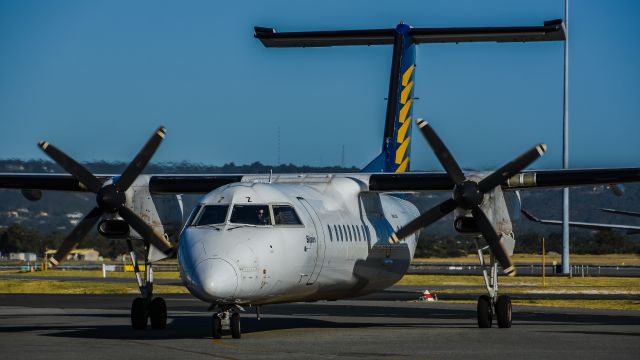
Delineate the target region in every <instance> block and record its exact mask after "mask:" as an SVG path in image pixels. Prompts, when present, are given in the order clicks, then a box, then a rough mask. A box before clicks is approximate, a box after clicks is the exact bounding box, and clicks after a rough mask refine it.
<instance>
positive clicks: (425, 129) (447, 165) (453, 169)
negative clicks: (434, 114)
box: [416, 119, 465, 184]
mask: <svg viewBox="0 0 640 360" xmlns="http://www.w3.org/2000/svg"><path fill="white" fill-rule="evenodd" d="M416 125H418V127H419V128H420V131H421V132H422V135H423V136H424V138H425V139H426V140H427V143H429V146H431V149H432V150H433V152H434V153H435V154H436V157H437V158H438V161H440V164H442V167H444V170H445V171H446V172H447V174H449V177H450V178H451V180H452V181H453V182H454V183H455V184H461V183H462V182H463V181H464V180H465V176H464V173H463V172H462V169H460V166H459V165H458V163H457V162H456V159H454V158H453V155H451V152H449V149H447V147H446V146H445V145H444V143H443V142H442V140H440V137H439V136H438V134H436V132H435V130H433V128H432V127H431V125H429V123H428V122H426V121H424V120H422V119H418V120H416Z"/></svg>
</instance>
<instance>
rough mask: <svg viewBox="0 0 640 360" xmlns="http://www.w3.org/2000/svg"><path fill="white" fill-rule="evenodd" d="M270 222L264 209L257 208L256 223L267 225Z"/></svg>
mask: <svg viewBox="0 0 640 360" xmlns="http://www.w3.org/2000/svg"><path fill="white" fill-rule="evenodd" d="M270 223H271V221H270V219H269V215H268V214H265V212H264V209H259V210H258V224H260V225H269V224H270Z"/></svg>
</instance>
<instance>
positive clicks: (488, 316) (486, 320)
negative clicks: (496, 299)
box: [478, 295, 493, 328]
mask: <svg viewBox="0 0 640 360" xmlns="http://www.w3.org/2000/svg"><path fill="white" fill-rule="evenodd" d="M492 318H493V314H492V313H491V299H490V298H489V296H487V295H482V296H480V297H479V298H478V327H479V328H490V327H491V321H492Z"/></svg>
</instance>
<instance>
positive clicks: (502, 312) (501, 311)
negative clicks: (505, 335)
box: [496, 295, 511, 328]
mask: <svg viewBox="0 0 640 360" xmlns="http://www.w3.org/2000/svg"><path fill="white" fill-rule="evenodd" d="M496 318H497V320H498V327H500V328H510V327H511V298H510V297H509V296H507V295H500V296H498V301H496Z"/></svg>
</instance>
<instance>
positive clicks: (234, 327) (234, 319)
mask: <svg viewBox="0 0 640 360" xmlns="http://www.w3.org/2000/svg"><path fill="white" fill-rule="evenodd" d="M230 320H231V322H230V324H229V325H230V327H231V337H232V338H234V339H240V337H241V336H242V332H241V331H240V314H238V313H233V314H231V319H230Z"/></svg>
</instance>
